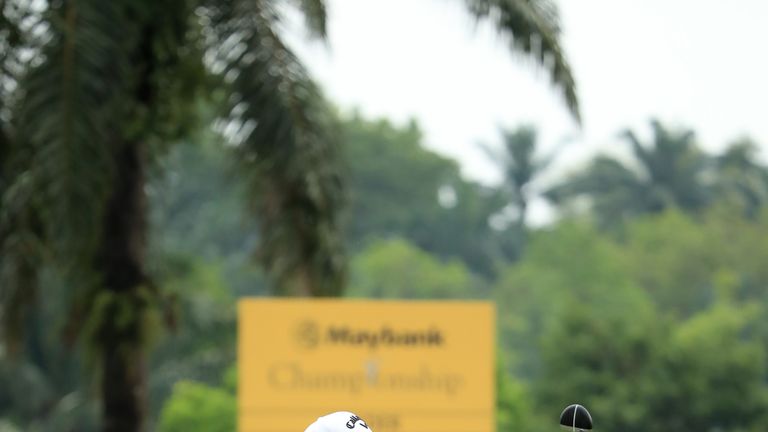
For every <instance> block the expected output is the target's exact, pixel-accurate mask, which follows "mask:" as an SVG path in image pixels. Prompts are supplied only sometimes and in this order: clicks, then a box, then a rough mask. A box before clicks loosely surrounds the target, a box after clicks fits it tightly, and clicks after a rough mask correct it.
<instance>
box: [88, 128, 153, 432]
mask: <svg viewBox="0 0 768 432" xmlns="http://www.w3.org/2000/svg"><path fill="white" fill-rule="evenodd" d="M141 147H142V146H141V145H140V144H139V143H129V144H126V145H125V146H124V147H123V149H122V150H121V151H119V152H116V160H115V162H116V172H115V178H114V181H115V184H114V188H113V192H112V196H111V198H110V200H109V203H108V208H107V211H106V214H105V217H106V220H105V228H104V229H105V232H104V236H103V240H102V242H103V243H102V248H101V253H100V256H99V262H98V263H97V265H98V269H99V270H100V272H101V274H102V275H103V278H104V280H103V284H102V287H103V288H102V289H104V290H107V291H108V294H110V296H111V298H114V299H117V302H118V304H120V305H121V306H119V308H120V309H118V310H120V311H121V312H125V311H126V310H128V311H129V317H130V318H129V319H128V320H127V321H124V320H125V316H122V317H121V316H119V314H117V313H112V314H105V315H106V316H105V317H104V319H103V322H102V323H101V325H102V332H101V334H102V337H101V338H100V343H101V345H102V346H100V347H99V348H100V350H101V353H102V359H101V361H102V368H103V370H102V372H103V376H102V381H101V392H102V401H103V419H102V421H103V426H102V430H103V432H141V431H143V430H145V429H144V428H145V418H146V398H147V391H146V381H147V367H146V358H145V357H146V353H145V350H146V348H145V346H144V341H143V337H142V321H143V317H144V314H145V312H146V308H147V307H148V304H147V300H146V295H145V294H144V292H143V290H145V289H146V288H147V277H146V274H145V272H144V254H145V247H146V246H145V245H146V243H145V227H146V212H145V209H146V202H145V201H146V198H145V194H144V160H143V155H142V151H141V150H142V149H141ZM121 302H122V303H121Z"/></svg>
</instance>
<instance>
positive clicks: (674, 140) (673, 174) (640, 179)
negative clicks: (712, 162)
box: [545, 120, 710, 226]
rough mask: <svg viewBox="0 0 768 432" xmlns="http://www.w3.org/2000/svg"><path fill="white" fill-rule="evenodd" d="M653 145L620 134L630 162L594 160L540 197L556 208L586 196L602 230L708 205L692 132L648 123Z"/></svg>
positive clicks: (704, 162)
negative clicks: (635, 219)
mask: <svg viewBox="0 0 768 432" xmlns="http://www.w3.org/2000/svg"><path fill="white" fill-rule="evenodd" d="M651 127H652V129H653V141H652V142H651V143H650V144H643V143H642V142H641V141H640V140H639V139H638V138H637V136H636V135H635V134H634V133H633V132H631V131H626V132H624V134H623V136H624V137H625V138H626V139H627V140H628V141H629V144H630V145H631V150H632V156H633V160H632V164H626V163H624V162H622V161H620V160H618V159H615V158H611V157H608V156H599V157H597V158H595V159H594V160H593V161H592V163H591V165H590V166H589V167H588V168H587V169H586V170H585V171H583V172H580V173H577V174H576V175H574V176H572V177H571V178H569V179H568V180H567V181H565V182H564V183H562V184H560V185H557V186H555V187H553V188H551V189H550V190H549V191H547V192H546V194H545V196H546V197H547V198H549V199H550V200H552V201H553V202H554V203H556V204H561V205H562V204H565V203H567V202H572V201H574V199H575V198H579V197H587V198H588V199H589V201H590V204H591V207H592V211H593V212H594V214H595V215H596V217H597V218H598V221H599V222H600V224H601V225H603V226H610V225H616V224H617V223H621V222H622V221H624V220H626V219H628V218H631V217H633V216H637V215H639V214H647V213H657V212H660V211H663V210H664V209H667V208H670V207H677V208H680V209H683V210H690V211H695V210H698V209H701V208H702V207H704V206H705V205H706V204H707V203H708V201H709V195H710V194H709V187H708V185H707V184H706V181H705V180H706V179H705V178H704V173H705V170H706V168H707V164H708V161H707V158H706V157H705V155H703V154H702V152H701V151H700V150H699V148H698V147H697V145H696V143H695V140H694V135H693V133H692V132H691V131H673V130H669V129H667V128H665V127H664V126H663V125H662V124H661V123H660V122H658V121H656V120H653V121H651Z"/></svg>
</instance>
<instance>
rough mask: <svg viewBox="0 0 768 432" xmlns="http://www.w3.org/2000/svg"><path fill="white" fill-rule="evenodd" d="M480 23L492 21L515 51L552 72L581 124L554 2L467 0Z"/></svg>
mask: <svg viewBox="0 0 768 432" xmlns="http://www.w3.org/2000/svg"><path fill="white" fill-rule="evenodd" d="M465 1H466V4H467V7H468V9H469V11H470V12H471V13H472V14H473V15H474V16H475V17H476V18H477V19H478V20H490V21H492V22H493V24H494V25H495V26H496V29H497V30H498V31H499V32H500V33H501V34H503V35H507V36H509V37H510V39H511V48H512V49H513V50H514V51H519V52H522V53H524V54H527V55H530V56H531V57H532V58H533V59H534V60H536V61H537V62H538V63H539V64H540V65H542V66H544V67H545V68H546V69H548V71H549V74H550V76H551V78H552V81H553V83H554V84H555V85H556V86H558V87H560V89H561V90H562V92H563V96H564V99H565V102H566V105H567V106H568V108H569V110H570V111H571V114H572V115H573V116H574V118H575V119H576V120H577V121H578V122H581V115H580V112H579V101H578V96H577V94H576V82H575V80H574V77H573V73H572V72H571V66H570V64H569V63H568V60H567V59H566V56H565V52H564V50H563V48H562V46H561V45H560V18H559V15H558V13H557V8H556V7H555V5H554V3H553V2H551V1H550V0H465Z"/></svg>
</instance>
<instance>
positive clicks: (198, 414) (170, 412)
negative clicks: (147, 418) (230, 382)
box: [157, 381, 237, 432]
mask: <svg viewBox="0 0 768 432" xmlns="http://www.w3.org/2000/svg"><path fill="white" fill-rule="evenodd" d="M236 422H237V399H236V396H235V394H234V393H232V392H230V391H227V390H226V389H223V388H216V387H210V386H206V385H205V384H199V383H195V382H190V381H179V382H178V383H176V384H175V385H174V386H173V394H172V396H171V397H170V398H169V399H168V401H167V402H166V403H165V406H164V407H163V413H162V416H161V417H160V422H159V424H158V427H157V432H189V431H195V430H199V431H208V432H232V431H234V430H236Z"/></svg>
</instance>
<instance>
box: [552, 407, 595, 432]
mask: <svg viewBox="0 0 768 432" xmlns="http://www.w3.org/2000/svg"><path fill="white" fill-rule="evenodd" d="M560 426H563V427H564V428H568V429H570V430H571V431H586V430H592V416H591V415H589V411H587V409H586V408H584V407H583V406H582V405H579V404H573V405H568V406H567V407H565V409H564V410H563V413H562V414H560Z"/></svg>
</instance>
